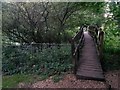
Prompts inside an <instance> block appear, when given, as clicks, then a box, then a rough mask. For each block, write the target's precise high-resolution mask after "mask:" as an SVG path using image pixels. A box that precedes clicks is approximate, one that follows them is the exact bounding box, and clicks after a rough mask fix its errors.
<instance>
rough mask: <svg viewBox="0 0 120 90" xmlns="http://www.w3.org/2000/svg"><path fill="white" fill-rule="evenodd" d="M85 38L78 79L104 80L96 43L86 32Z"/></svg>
mask: <svg viewBox="0 0 120 90" xmlns="http://www.w3.org/2000/svg"><path fill="white" fill-rule="evenodd" d="M84 38H85V42H84V46H83V48H82V51H81V55H80V60H79V66H78V69H77V73H76V75H77V78H82V79H95V80H104V75H103V71H102V67H101V64H100V60H99V58H98V54H97V49H96V46H95V43H94V41H93V39H92V37H91V36H90V35H89V34H88V32H84Z"/></svg>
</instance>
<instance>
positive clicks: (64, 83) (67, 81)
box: [18, 71, 120, 90]
mask: <svg viewBox="0 0 120 90" xmlns="http://www.w3.org/2000/svg"><path fill="white" fill-rule="evenodd" d="M118 72H120V71H114V72H113V71H112V72H107V73H105V77H106V80H108V82H109V84H110V85H111V87H112V88H118ZM119 80H120V79H119ZM18 86H19V88H23V87H29V88H101V89H103V88H106V84H105V82H101V81H94V80H80V79H78V80H77V79H76V78H75V76H74V75H73V74H67V75H65V76H64V78H63V79H62V80H60V81H59V82H57V83H54V82H53V80H52V79H51V77H50V78H49V79H46V80H43V81H37V82H36V83H33V84H31V85H25V84H23V83H20V84H19V85H18ZM104 90H105V89H104Z"/></svg>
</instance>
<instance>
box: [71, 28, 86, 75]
mask: <svg viewBox="0 0 120 90" xmlns="http://www.w3.org/2000/svg"><path fill="white" fill-rule="evenodd" d="M76 43H77V44H76ZM83 43H84V34H83V26H81V28H80V31H79V32H78V33H77V34H76V35H75V36H74V37H73V38H72V41H71V52H72V59H73V64H74V70H73V71H74V73H76V70H77V66H78V60H79V52H80V48H81V47H82V46H83Z"/></svg>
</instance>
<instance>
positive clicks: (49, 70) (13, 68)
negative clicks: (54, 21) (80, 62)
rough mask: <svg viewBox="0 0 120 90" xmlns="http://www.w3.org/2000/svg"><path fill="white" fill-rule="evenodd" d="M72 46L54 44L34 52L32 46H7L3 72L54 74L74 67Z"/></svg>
mask: <svg viewBox="0 0 120 90" xmlns="http://www.w3.org/2000/svg"><path fill="white" fill-rule="evenodd" d="M70 50H71V49H70V46H69V45H66V46H61V47H60V48H58V47H56V46H54V47H52V48H46V49H43V51H42V52H40V51H38V52H33V50H31V48H28V49H27V50H26V49H22V48H18V47H11V46H6V47H4V48H3V62H2V63H3V65H2V68H3V74H5V75H12V74H16V73H26V74H27V73H29V74H42V75H48V76H50V75H54V74H61V73H62V72H66V71H69V70H70V69H71V68H72V66H73V65H72V61H71V53H70Z"/></svg>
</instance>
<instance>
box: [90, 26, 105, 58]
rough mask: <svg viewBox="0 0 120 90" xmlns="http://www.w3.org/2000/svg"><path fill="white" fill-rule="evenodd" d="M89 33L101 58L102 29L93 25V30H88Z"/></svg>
mask: <svg viewBox="0 0 120 90" xmlns="http://www.w3.org/2000/svg"><path fill="white" fill-rule="evenodd" d="M89 33H90V35H91V36H92V37H93V39H94V41H95V43H96V46H97V50H98V55H99V57H100V59H102V58H103V44H104V31H103V30H102V29H101V28H98V27H94V29H93V30H89Z"/></svg>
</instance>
